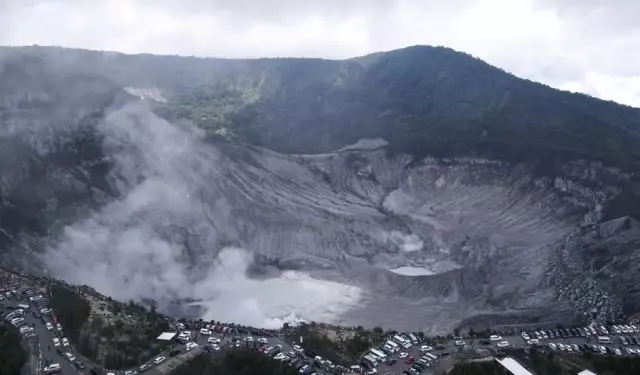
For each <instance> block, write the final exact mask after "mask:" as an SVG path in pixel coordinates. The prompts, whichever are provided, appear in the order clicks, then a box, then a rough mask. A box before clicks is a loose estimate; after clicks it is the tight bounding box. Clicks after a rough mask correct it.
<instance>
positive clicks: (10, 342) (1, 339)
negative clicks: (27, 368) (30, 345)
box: [0, 325, 27, 375]
mask: <svg viewBox="0 0 640 375" xmlns="http://www.w3.org/2000/svg"><path fill="white" fill-rule="evenodd" d="M26 360H27V354H26V353H25V351H24V349H22V346H21V345H20V337H19V336H18V335H17V334H16V333H15V332H13V331H11V330H9V329H8V328H7V327H6V326H4V325H0V375H17V374H20V369H21V368H22V366H24V364H25V363H26Z"/></svg>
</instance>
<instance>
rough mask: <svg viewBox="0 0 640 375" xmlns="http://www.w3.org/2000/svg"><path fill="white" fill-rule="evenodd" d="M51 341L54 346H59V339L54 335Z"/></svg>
mask: <svg viewBox="0 0 640 375" xmlns="http://www.w3.org/2000/svg"><path fill="white" fill-rule="evenodd" d="M51 341H53V346H55V347H56V348H59V347H60V340H58V338H57V337H54V338H53V339H52V340H51Z"/></svg>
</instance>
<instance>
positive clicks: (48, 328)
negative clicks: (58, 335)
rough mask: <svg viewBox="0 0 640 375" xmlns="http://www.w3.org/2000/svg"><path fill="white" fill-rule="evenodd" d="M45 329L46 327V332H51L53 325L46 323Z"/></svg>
mask: <svg viewBox="0 0 640 375" xmlns="http://www.w3.org/2000/svg"><path fill="white" fill-rule="evenodd" d="M45 327H47V331H53V325H52V324H51V323H49V322H47V323H46V324H45Z"/></svg>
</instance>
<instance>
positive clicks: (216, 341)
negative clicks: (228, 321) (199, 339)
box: [207, 337, 220, 344]
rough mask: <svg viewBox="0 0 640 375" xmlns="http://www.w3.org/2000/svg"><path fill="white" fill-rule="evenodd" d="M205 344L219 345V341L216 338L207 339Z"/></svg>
mask: <svg viewBox="0 0 640 375" xmlns="http://www.w3.org/2000/svg"><path fill="white" fill-rule="evenodd" d="M207 343H209V344H220V339H219V338H217V337H209V338H208V339H207Z"/></svg>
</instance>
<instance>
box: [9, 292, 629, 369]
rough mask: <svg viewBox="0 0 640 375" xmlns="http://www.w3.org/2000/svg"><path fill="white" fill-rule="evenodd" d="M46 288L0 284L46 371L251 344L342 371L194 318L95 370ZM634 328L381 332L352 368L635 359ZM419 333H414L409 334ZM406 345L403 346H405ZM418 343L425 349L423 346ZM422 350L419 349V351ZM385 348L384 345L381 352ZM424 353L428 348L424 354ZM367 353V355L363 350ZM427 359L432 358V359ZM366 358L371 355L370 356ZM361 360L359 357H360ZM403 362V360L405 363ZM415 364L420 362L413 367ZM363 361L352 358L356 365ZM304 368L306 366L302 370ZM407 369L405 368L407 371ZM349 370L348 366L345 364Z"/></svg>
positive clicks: (154, 362)
mask: <svg viewBox="0 0 640 375" xmlns="http://www.w3.org/2000/svg"><path fill="white" fill-rule="evenodd" d="M47 297H48V296H47V291H46V290H45V289H44V288H38V287H34V286H28V285H23V284H21V283H19V282H9V283H5V284H0V304H1V305H2V316H3V324H6V325H9V326H12V327H14V329H15V330H16V331H18V332H20V334H21V335H22V337H23V340H29V341H31V342H34V343H37V344H38V345H39V347H40V353H41V355H40V357H39V367H40V369H46V368H47V366H50V365H52V364H58V365H59V369H53V370H52V371H50V373H56V372H61V373H63V374H72V373H73V374H75V373H77V374H85V373H86V374H109V373H117V374H126V375H134V374H136V373H141V372H145V371H151V372H156V373H165V372H162V371H159V369H162V368H163V364H166V363H167V362H171V359H172V358H174V357H177V358H179V357H180V356H183V355H184V354H185V353H187V352H189V351H193V350H194V349H196V348H197V351H198V352H199V351H203V352H204V353H205V354H209V355H215V354H216V353H218V352H220V351H221V350H224V349H226V350H229V349H231V348H234V349H235V348H251V349H254V350H260V351H262V352H264V353H265V354H269V355H271V356H272V357H274V358H276V359H279V360H281V361H283V362H285V363H287V364H289V365H291V366H295V367H296V368H297V369H301V370H303V371H302V372H301V373H303V374H305V375H312V374H314V373H318V374H325V373H341V372H348V369H346V368H340V367H336V366H335V364H332V363H330V362H328V361H324V360H323V359H322V358H319V357H309V356H307V355H305V354H304V353H305V350H304V348H301V347H298V346H292V345H291V344H290V343H286V342H284V341H283V340H281V339H280V338H278V337H267V336H260V335H259V334H258V335H256V334H255V333H252V332H243V333H242V334H240V333H239V332H238V330H237V329H235V328H234V327H233V325H221V324H218V325H216V324H214V323H213V322H210V323H207V322H198V323H197V325H195V326H189V325H188V324H184V323H175V326H174V327H173V328H174V330H175V333H176V337H174V338H172V339H171V345H170V346H169V348H167V349H166V350H165V351H163V352H162V353H159V354H158V355H157V356H155V357H154V358H153V359H151V360H150V361H148V363H145V364H140V365H139V366H136V368H133V369H130V370H126V371H117V372H116V371H108V370H103V369H100V367H99V366H98V365H96V364H93V363H91V361H89V360H87V359H86V358H84V357H82V356H81V355H80V354H79V353H77V352H76V351H75V350H74V349H73V345H72V344H71V343H69V342H68V341H67V340H66V338H65V332H64V327H62V326H60V325H59V324H58V322H57V318H56V316H55V311H53V310H51V308H50V306H49V304H48V298H47ZM639 334H640V331H639V329H638V327H637V326H635V325H620V326H618V325H615V326H611V327H602V326H593V327H574V328H569V329H546V330H531V331H526V332H524V333H521V334H520V335H511V336H504V337H501V336H498V335H496V336H492V337H490V338H469V337H465V338H462V337H458V338H454V339H449V340H443V341H441V342H439V343H438V344H439V345H435V344H434V343H433V342H432V341H431V340H429V342H430V343H431V344H430V345H427V344H426V343H425V342H415V341H413V342H412V343H411V346H410V347H408V346H407V347H406V348H403V347H402V342H401V341H399V340H397V339H394V337H393V336H392V337H388V338H387V340H386V341H385V343H387V342H389V341H391V342H394V343H395V345H396V346H393V345H392V344H387V346H386V348H385V349H383V345H381V346H380V347H379V348H375V349H383V350H385V353H384V356H385V357H386V358H385V359H384V360H380V359H381V357H377V358H375V359H377V361H376V362H377V363H376V365H375V366H371V364H370V365H369V368H366V367H363V368H362V369H361V370H360V371H361V372H363V373H365V374H369V375H372V374H376V373H379V374H382V375H392V374H394V375H399V374H403V372H404V373H405V375H417V374H423V375H429V374H435V373H440V372H441V371H442V370H443V369H446V368H448V367H449V366H451V364H452V361H451V359H450V358H451V355H453V354H455V353H457V352H458V351H474V350H476V349H489V351H490V352H500V351H501V350H502V349H503V348H526V347H531V346H539V347H543V348H545V349H547V350H552V351H558V352H571V353H581V352H587V351H588V352H592V353H597V354H601V355H617V356H640V336H639ZM400 336H401V340H403V341H409V342H411V341H412V340H411V339H410V338H409V337H408V336H407V335H402V334H401V335H400ZM416 336H417V338H418V339H419V338H420V335H416ZM405 345H407V344H405ZM425 346H429V347H428V348H427V347H425ZM421 347H422V350H421ZM389 349H392V350H389ZM426 353H430V354H429V355H426ZM365 354H368V355H371V354H372V353H371V352H370V351H368V352H367V353H365ZM434 357H435V358H434ZM370 358H371V357H370ZM365 362H366V361H365ZM409 362H411V363H409ZM416 362H422V363H423V365H419V366H416V365H415V363H416ZM361 364H363V363H357V364H356V363H354V364H353V365H361ZM304 366H308V367H306V368H305V367H304ZM412 368H413V369H412ZM351 371H352V372H355V371H356V369H355V368H353V369H351Z"/></svg>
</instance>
